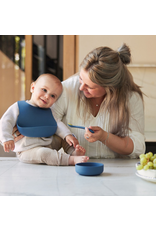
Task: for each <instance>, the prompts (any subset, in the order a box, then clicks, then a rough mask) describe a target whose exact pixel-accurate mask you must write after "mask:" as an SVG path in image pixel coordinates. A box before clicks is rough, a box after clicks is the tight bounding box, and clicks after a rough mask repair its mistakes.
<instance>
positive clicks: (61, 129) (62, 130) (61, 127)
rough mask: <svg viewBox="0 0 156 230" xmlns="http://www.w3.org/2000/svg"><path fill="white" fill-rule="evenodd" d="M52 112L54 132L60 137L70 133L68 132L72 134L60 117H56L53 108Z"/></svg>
mask: <svg viewBox="0 0 156 230" xmlns="http://www.w3.org/2000/svg"><path fill="white" fill-rule="evenodd" d="M52 114H53V116H54V119H55V120H56V122H57V130H56V134H57V135H58V136H59V137H61V138H62V139H64V138H65V137H66V136H67V135H70V134H71V135H72V133H71V132H70V130H69V129H68V128H67V126H66V125H65V124H64V123H63V122H62V121H60V118H58V117H57V115H56V114H54V110H52Z"/></svg>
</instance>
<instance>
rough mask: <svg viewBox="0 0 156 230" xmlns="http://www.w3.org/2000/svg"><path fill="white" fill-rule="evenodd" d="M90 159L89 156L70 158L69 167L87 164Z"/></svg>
mask: <svg viewBox="0 0 156 230" xmlns="http://www.w3.org/2000/svg"><path fill="white" fill-rule="evenodd" d="M88 160H89V157H87V156H70V157H69V165H75V164H77V163H82V162H87V161H88Z"/></svg>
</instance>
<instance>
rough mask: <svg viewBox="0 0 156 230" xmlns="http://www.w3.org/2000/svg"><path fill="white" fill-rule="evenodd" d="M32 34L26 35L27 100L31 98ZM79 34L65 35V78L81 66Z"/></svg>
mask: <svg viewBox="0 0 156 230" xmlns="http://www.w3.org/2000/svg"><path fill="white" fill-rule="evenodd" d="M32 41H33V38H32V35H25V49H26V56H25V100H28V99H30V96H31V93H30V84H31V82H32V52H33V50H32ZM78 58H79V35H63V80H66V79H67V78H69V77H70V76H72V75H73V74H75V73H76V72H78V66H79V60H78Z"/></svg>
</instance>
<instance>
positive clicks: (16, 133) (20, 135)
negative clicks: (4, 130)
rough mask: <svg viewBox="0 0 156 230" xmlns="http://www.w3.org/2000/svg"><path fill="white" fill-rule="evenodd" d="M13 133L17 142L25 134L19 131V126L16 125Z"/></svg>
mask: <svg viewBox="0 0 156 230" xmlns="http://www.w3.org/2000/svg"><path fill="white" fill-rule="evenodd" d="M12 135H13V138H14V141H15V142H17V141H19V140H21V139H22V138H23V137H24V136H23V135H22V134H21V133H20V132H19V131H18V129H17V126H14V128H13V131H12Z"/></svg>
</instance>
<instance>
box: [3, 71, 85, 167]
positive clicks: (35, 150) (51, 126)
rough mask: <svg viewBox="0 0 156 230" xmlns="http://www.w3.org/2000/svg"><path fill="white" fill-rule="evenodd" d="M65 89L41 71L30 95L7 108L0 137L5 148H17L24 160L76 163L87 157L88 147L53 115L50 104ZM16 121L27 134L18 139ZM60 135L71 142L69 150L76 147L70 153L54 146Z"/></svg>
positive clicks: (58, 163)
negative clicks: (13, 134)
mask: <svg viewBox="0 0 156 230" xmlns="http://www.w3.org/2000/svg"><path fill="white" fill-rule="evenodd" d="M62 90H63V88H62V84H61V82H60V80H59V79H58V78H57V77H55V76H54V75H52V74H42V75H41V76H39V77H38V79H37V80H36V81H35V82H33V83H32V84H31V93H32V95H31V99H30V100H28V101H19V102H16V103H14V104H13V105H11V106H10V107H9V108H8V110H7V111H6V112H5V113H4V115H3V116H2V118H1V120H0V141H1V143H2V144H3V147H4V151H5V152H9V151H10V150H12V151H15V152H16V155H17V157H18V159H19V160H20V161H21V162H25V163H44V164H47V165H75V164H76V163H79V162H86V161H88V159H89V157H87V156H84V155H85V149H84V148H83V147H82V146H80V145H79V144H78V140H77V139H76V138H75V137H74V136H73V135H72V133H71V132H70V130H69V129H68V128H67V127H66V125H65V124H64V123H63V122H61V121H59V120H58V119H57V117H55V118H54V116H53V113H52V109H51V106H52V105H53V104H54V103H55V102H56V100H57V99H58V98H59V96H60V95H61V93H62ZM15 125H17V127H18V129H19V131H20V132H21V134H22V135H24V137H23V138H22V139H21V140H19V141H17V142H16V143H15V142H14V138H13V136H12V130H13V127H14V126H15ZM54 134H56V135H54ZM57 135H58V136H59V137H61V138H62V139H65V140H66V142H67V143H68V144H69V145H68V150H69V149H70V148H73V147H74V150H73V152H72V154H71V155H69V154H67V153H68V151H67V153H66V152H64V150H63V149H62V148H61V149H60V150H58V151H57V150H56V148H53V146H55V147H56V143H57ZM53 143H54V144H53ZM69 146H71V147H69ZM70 152H71V150H70Z"/></svg>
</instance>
